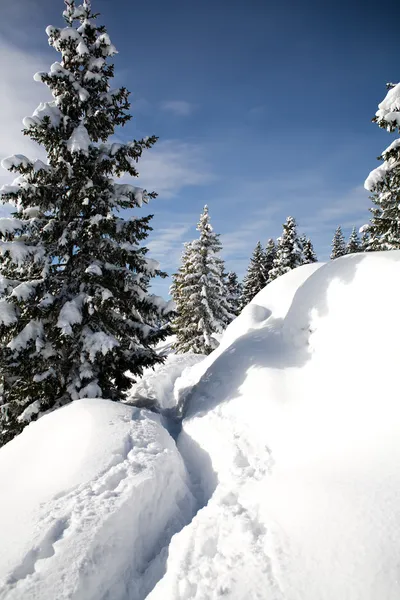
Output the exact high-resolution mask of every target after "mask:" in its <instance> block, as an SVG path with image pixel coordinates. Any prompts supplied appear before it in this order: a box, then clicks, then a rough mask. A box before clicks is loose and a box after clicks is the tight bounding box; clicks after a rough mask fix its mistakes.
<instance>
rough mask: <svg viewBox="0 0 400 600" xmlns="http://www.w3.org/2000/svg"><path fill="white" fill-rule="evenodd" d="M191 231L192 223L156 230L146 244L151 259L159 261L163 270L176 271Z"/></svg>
mask: <svg viewBox="0 0 400 600" xmlns="http://www.w3.org/2000/svg"><path fill="white" fill-rule="evenodd" d="M191 229H193V224H192V223H177V224H175V225H172V226H171V227H163V228H158V229H156V230H155V231H154V233H153V234H152V235H151V238H150V241H149V242H148V243H147V244H146V246H147V248H148V249H149V252H150V255H151V257H152V258H155V259H156V260H158V261H159V262H160V263H161V267H162V268H163V269H170V268H172V269H173V270H174V269H176V268H177V266H178V264H179V261H180V257H181V254H182V250H183V244H184V242H185V241H187V234H188V232H189V231H190V230H191Z"/></svg>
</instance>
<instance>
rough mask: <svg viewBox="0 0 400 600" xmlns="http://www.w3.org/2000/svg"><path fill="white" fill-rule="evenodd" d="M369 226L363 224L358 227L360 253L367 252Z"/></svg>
mask: <svg viewBox="0 0 400 600" xmlns="http://www.w3.org/2000/svg"><path fill="white" fill-rule="evenodd" d="M368 230H369V225H368V224H365V225H363V226H362V227H360V230H359V233H361V240H360V252H368V251H369V233H368Z"/></svg>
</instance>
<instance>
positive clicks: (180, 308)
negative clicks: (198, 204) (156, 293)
mask: <svg viewBox="0 0 400 600" xmlns="http://www.w3.org/2000/svg"><path fill="white" fill-rule="evenodd" d="M197 230H198V231H199V232H200V236H199V239H197V240H194V241H193V242H191V243H190V244H187V245H186V247H185V251H184V253H183V257H182V264H181V267H180V269H179V271H178V273H177V274H176V275H173V284H172V286H171V293H172V296H173V298H174V301H175V303H176V311H177V316H176V318H175V319H174V320H173V322H172V327H173V330H174V332H175V333H176V337H177V341H176V344H175V348H176V350H177V352H195V353H196V354H209V353H210V352H212V351H213V350H215V348H216V347H217V345H218V343H217V341H216V339H215V337H214V334H216V333H222V332H223V330H224V329H225V328H226V326H227V325H228V324H229V323H230V322H231V321H232V320H233V319H234V317H235V315H233V314H232V313H231V311H230V304H229V300H228V297H227V290H226V286H225V282H224V261H223V260H222V259H221V258H220V257H219V252H220V251H221V249H222V245H221V242H220V240H219V234H217V233H215V232H214V231H213V228H212V226H211V223H210V216H209V212H208V207H207V206H205V207H204V211H203V213H202V214H201V216H200V222H199V223H198V226H197Z"/></svg>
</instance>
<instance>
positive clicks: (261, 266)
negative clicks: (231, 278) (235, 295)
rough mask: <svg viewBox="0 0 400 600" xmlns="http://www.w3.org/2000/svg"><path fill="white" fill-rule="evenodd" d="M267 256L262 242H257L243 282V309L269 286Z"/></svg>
mask: <svg viewBox="0 0 400 600" xmlns="http://www.w3.org/2000/svg"><path fill="white" fill-rule="evenodd" d="M267 275H268V274H267V270H266V256H265V252H264V249H263V247H262V245H261V242H257V245H256V247H255V248H254V251H253V255H252V257H251V258H250V264H249V267H248V269H247V273H246V275H245V277H244V280H243V292H242V298H241V308H243V307H244V306H246V305H247V304H249V302H251V301H252V300H253V298H254V296H256V294H258V292H260V291H261V290H262V289H264V288H265V286H266V285H267Z"/></svg>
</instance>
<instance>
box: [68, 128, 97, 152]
mask: <svg viewBox="0 0 400 600" xmlns="http://www.w3.org/2000/svg"><path fill="white" fill-rule="evenodd" d="M91 143H92V140H91V139H90V136H89V133H88V130H87V129H86V127H85V126H84V124H83V123H80V124H79V125H78V127H76V128H75V129H74V131H73V132H72V135H71V137H70V138H69V140H68V142H67V149H68V151H69V152H71V153H72V154H74V153H76V152H82V154H85V155H86V156H88V154H89V146H90V145H91Z"/></svg>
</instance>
